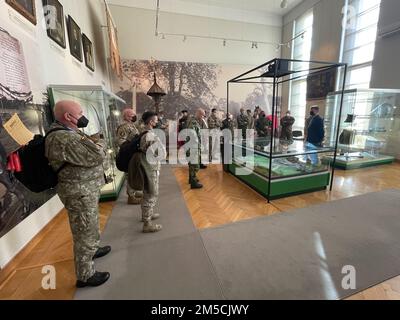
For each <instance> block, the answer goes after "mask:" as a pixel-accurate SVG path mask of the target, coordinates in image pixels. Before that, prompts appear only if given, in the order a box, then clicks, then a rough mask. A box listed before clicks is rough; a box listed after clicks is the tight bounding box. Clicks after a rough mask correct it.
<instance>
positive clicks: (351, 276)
mask: <svg viewBox="0 0 400 320" xmlns="http://www.w3.org/2000/svg"><path fill="white" fill-rule="evenodd" d="M342 274H345V276H344V277H343V279H342V288H343V289H344V290H355V289H356V268H354V267H353V266H344V267H343V268H342Z"/></svg>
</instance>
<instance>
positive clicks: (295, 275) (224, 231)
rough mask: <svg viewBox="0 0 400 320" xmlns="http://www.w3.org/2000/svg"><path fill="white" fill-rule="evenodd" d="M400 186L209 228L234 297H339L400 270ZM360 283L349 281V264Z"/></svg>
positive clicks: (209, 242) (209, 241) (212, 251)
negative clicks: (347, 286)
mask: <svg viewBox="0 0 400 320" xmlns="http://www.w3.org/2000/svg"><path fill="white" fill-rule="evenodd" d="M399 231H400V190H388V191H384V192H378V193H371V194H366V195H363V196H359V197H355V198H350V199H345V200H340V201H335V202H330V203H325V204H322V205H317V206H312V207H308V208H305V209H300V210H294V211H292V212H290V213H283V214H277V215H274V216H270V217H264V218H258V219H253V220H248V221H242V222H239V223H235V224H231V225H227V226H222V227H220V228H214V229H207V230H203V231H201V235H202V238H203V241H204V244H205V247H206V250H207V252H208V254H209V257H210V258H211V261H212V263H213V265H214V267H215V269H216V272H217V275H218V278H219V279H220V281H221V283H222V287H223V292H224V295H225V296H226V298H227V299H246V300H247V299H251V300H257V299H338V298H344V297H346V296H349V295H352V294H354V293H356V292H359V291H361V290H364V289H366V288H368V287H370V286H372V285H375V284H378V283H381V282H382V281H385V280H387V279H389V278H392V277H394V276H397V275H399V274H400V233H399ZM347 265H349V266H353V267H354V268H355V271H356V289H355V290H344V289H343V288H342V279H343V277H345V274H342V268H343V267H344V266H347Z"/></svg>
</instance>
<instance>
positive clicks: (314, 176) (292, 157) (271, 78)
mask: <svg viewBox="0 0 400 320" xmlns="http://www.w3.org/2000/svg"><path fill="white" fill-rule="evenodd" d="M346 72H347V65H346V64H341V63H337V64H336V63H327V62H318V61H300V60H289V59H274V60H272V61H269V62H267V63H265V64H263V65H261V66H259V67H257V68H255V69H252V70H250V71H248V72H246V73H244V74H242V75H240V76H238V77H236V78H234V79H232V80H230V81H228V88H227V96H228V97H227V104H228V112H229V104H230V96H231V95H235V90H239V88H240V86H246V85H247V84H248V83H253V84H254V83H257V84H258V85H259V92H263V95H264V99H265V100H266V101H265V104H264V107H263V108H262V109H263V110H262V111H263V113H261V115H259V117H258V119H257V120H256V125H255V128H256V130H255V131H254V132H253V131H248V132H247V136H246V138H245V139H243V137H242V135H241V134H240V132H237V134H236V135H235V137H234V139H232V141H231V145H232V153H231V154H227V152H226V151H224V169H225V170H226V171H227V172H229V173H231V174H233V175H234V176H236V177H237V178H238V179H240V180H241V181H242V182H244V183H246V184H247V185H249V186H250V187H251V188H253V189H254V190H256V191H257V192H259V193H260V194H261V195H263V196H264V197H266V198H267V199H268V201H270V200H273V199H276V198H282V197H286V196H290V195H294V194H300V193H305V192H311V191H316V190H324V189H326V188H327V187H328V186H330V189H331V190H332V186H333V176H334V171H335V168H334V166H331V163H330V161H331V162H333V163H334V162H335V160H336V157H335V154H336V151H337V144H338V138H339V135H338V130H337V128H338V122H339V119H341V109H342V108H341V106H342V99H340V97H341V92H343V91H344V83H345V75H346ZM324 73H329V79H332V77H333V79H334V81H335V83H336V84H335V88H334V90H333V91H335V90H340V91H339V92H338V95H337V98H336V99H335V101H334V102H335V103H334V104H332V106H331V107H332V108H333V109H334V110H335V113H334V115H333V118H332V119H331V121H330V122H325V123H324V120H323V117H324V116H325V105H326V99H327V96H328V92H329V90H330V89H329V88H330V87H331V86H332V84H331V81H330V83H328V85H329V88H328V87H326V81H321V82H317V81H313V82H312V83H311V82H310V81H308V80H309V79H310V77H313V76H314V78H315V75H318V78H321V79H325V78H326V77H322V76H321V75H323V74H324ZM292 81H302V83H304V84H305V85H303V91H304V92H303V93H304V95H303V96H304V103H305V104H306V105H307V106H308V107H311V106H318V107H319V109H320V115H319V116H318V115H317V114H314V115H313V116H311V115H310V116H309V118H308V119H307V120H306V123H307V124H306V128H305V133H306V138H305V139H304V140H303V139H302V140H299V139H295V135H294V136H293V134H292V133H291V132H290V131H291V125H290V126H289V127H287V125H286V124H285V123H286V121H284V118H285V116H286V117H287V118H286V119H290V117H291V116H290V115H289V114H288V113H287V111H288V110H290V102H289V103H287V102H286V103H285V102H284V101H290V99H287V98H288V96H289V90H288V88H289V85H290V84H291V82H292ZM247 86H248V85H247ZM324 86H325V87H324ZM309 91H312V92H314V93H315V94H311V92H309ZM285 95H286V96H285ZM315 96H318V101H316V100H315ZM309 97H312V98H309ZM311 100H312V101H311ZM246 107H247V108H250V107H253V106H246ZM304 117H305V118H306V114H304ZM279 119H282V120H281V121H279ZM292 119H293V118H292ZM293 120H296V119H293ZM293 120H292V121H291V122H289V123H291V124H293ZM297 120H299V119H297ZM317 123H319V124H320V130H324V131H325V139H321V142H320V143H316V142H314V141H313V140H311V136H312V135H313V134H314V133H313V132H312V131H311V130H314V129H311V128H313V127H314V125H312V124H317ZM262 128H265V130H263V129H262ZM335 129H336V132H335ZM327 132H332V133H333V134H329V135H327V134H326V133H327ZM307 133H308V136H309V137H308V138H307ZM252 135H253V136H252ZM311 142H313V143H314V144H311ZM228 151H229V152H230V148H229V149H228ZM229 152H228V153H229ZM325 156H331V157H332V158H331V160H330V161H328V162H325V161H322V159H324V158H325Z"/></svg>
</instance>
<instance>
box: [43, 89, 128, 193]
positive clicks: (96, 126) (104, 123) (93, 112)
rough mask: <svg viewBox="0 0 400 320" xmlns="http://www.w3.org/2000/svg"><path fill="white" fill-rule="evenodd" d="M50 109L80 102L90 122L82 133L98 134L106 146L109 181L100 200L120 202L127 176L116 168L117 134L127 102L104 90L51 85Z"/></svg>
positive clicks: (106, 167)
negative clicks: (66, 102)
mask: <svg viewBox="0 0 400 320" xmlns="http://www.w3.org/2000/svg"><path fill="white" fill-rule="evenodd" d="M48 90H49V98H50V102H51V105H52V106H54V105H55V104H56V103H57V102H58V101H60V100H73V101H76V102H78V103H79V104H80V105H81V106H82V109H83V113H84V115H85V116H86V117H87V118H88V119H89V125H88V127H87V128H85V129H83V132H84V133H86V134H88V135H93V134H97V133H99V134H100V135H102V136H104V139H105V140H106V142H107V147H108V153H107V159H106V161H105V163H104V169H105V175H106V178H107V181H110V182H109V183H108V184H106V185H105V186H104V187H103V188H102V190H101V196H100V200H102V201H106V200H114V199H117V198H118V195H119V192H120V191H121V188H122V185H123V183H124V180H125V175H124V173H123V172H120V171H119V170H118V169H117V168H116V165H115V157H116V154H117V152H118V144H117V137H116V131H117V127H118V126H119V124H120V123H121V121H122V119H121V114H122V110H123V109H124V108H125V107H126V103H125V101H124V100H122V99H121V98H119V97H118V96H116V95H115V94H113V93H110V92H108V91H106V90H105V89H104V88H103V87H102V86H73V85H65V86H64V85H51V86H49V88H48Z"/></svg>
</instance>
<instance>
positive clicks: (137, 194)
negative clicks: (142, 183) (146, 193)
mask: <svg viewBox="0 0 400 320" xmlns="http://www.w3.org/2000/svg"><path fill="white" fill-rule="evenodd" d="M125 179H126V181H128V174H127V173H126V174H125ZM126 194H127V195H128V196H129V197H135V198H141V197H143V192H142V191H137V190H134V189H132V188H131V186H130V185H129V183H127V184H126Z"/></svg>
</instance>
